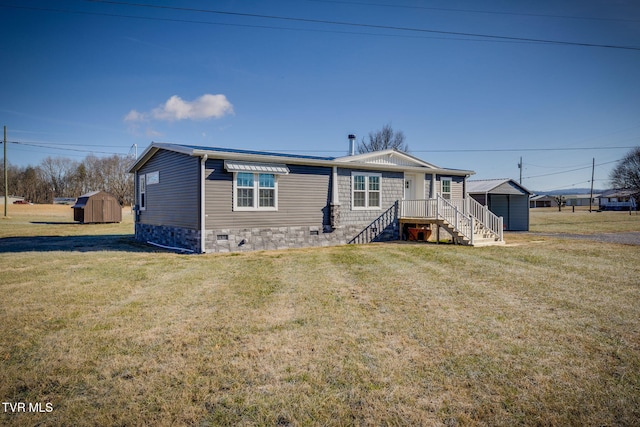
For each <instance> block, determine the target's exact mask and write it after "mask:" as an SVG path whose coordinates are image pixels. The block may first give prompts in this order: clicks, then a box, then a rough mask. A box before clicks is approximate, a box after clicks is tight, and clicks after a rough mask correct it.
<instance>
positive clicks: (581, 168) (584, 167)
mask: <svg viewBox="0 0 640 427" xmlns="http://www.w3.org/2000/svg"><path fill="white" fill-rule="evenodd" d="M620 160H621V159H618V160H613V161H611V162H604V163H598V164H597V165H595V166H604V165H608V164H611V163H617V162H619V161H620ZM591 168H592V165H589V166H583V167H579V168H575V169H568V170H565V171H560V172H552V173H545V174H542V175H532V176H524V177H522V179H531V178H541V177H543V176H552V175H560V174H563V173H569V172H576V171H580V170H584V169H591Z"/></svg>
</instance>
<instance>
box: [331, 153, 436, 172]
mask: <svg viewBox="0 0 640 427" xmlns="http://www.w3.org/2000/svg"><path fill="white" fill-rule="evenodd" d="M335 160H336V162H340V163H364V164H369V165H389V166H401V167H402V166H404V167H423V168H428V169H440V168H439V167H438V166H435V165H433V164H431V163H427V162H425V161H424V160H422V159H419V158H417V157H414V156H411V155H409V154H407V153H403V152H402V151H398V150H394V149H391V150H383V151H372V152H370V153H364V154H357V155H355V156H345V157H338V158H337V159H335Z"/></svg>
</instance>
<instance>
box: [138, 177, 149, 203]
mask: <svg viewBox="0 0 640 427" xmlns="http://www.w3.org/2000/svg"><path fill="white" fill-rule="evenodd" d="M138 207H139V208H140V210H141V211H144V210H146V209H147V176H146V175H145V174H141V175H138Z"/></svg>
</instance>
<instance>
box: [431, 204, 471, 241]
mask: <svg viewBox="0 0 640 427" xmlns="http://www.w3.org/2000/svg"><path fill="white" fill-rule="evenodd" d="M436 202H437V206H438V218H441V219H444V220H445V221H447V222H448V223H449V224H450V225H451V226H452V227H453V230H454V231H455V232H458V233H460V234H461V235H462V236H464V237H466V238H467V239H469V241H470V243H471V244H472V245H473V218H472V217H471V216H469V215H467V214H465V213H464V212H463V211H462V210H460V209H458V207H457V206H455V205H454V204H452V203H451V202H449V201H448V200H447V199H445V198H444V197H442V196H441V195H439V194H438V195H437V199H436Z"/></svg>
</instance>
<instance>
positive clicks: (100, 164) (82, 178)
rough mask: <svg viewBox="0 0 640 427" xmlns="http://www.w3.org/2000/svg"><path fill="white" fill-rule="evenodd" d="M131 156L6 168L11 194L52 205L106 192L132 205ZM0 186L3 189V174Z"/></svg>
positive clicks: (49, 160)
mask: <svg viewBox="0 0 640 427" xmlns="http://www.w3.org/2000/svg"><path fill="white" fill-rule="evenodd" d="M134 160H135V159H134V158H133V157H132V156H122V155H118V154H114V155H112V156H109V157H97V156H95V155H93V154H90V155H88V156H87V157H85V158H84V160H82V161H76V160H72V159H69V158H65V157H47V158H46V159H44V160H43V161H42V162H41V163H40V164H39V165H37V166H24V167H20V166H14V165H11V164H9V165H8V166H7V174H8V177H7V182H8V193H9V194H10V195H14V196H19V197H24V198H25V199H26V200H28V201H30V202H32V203H53V200H54V198H56V197H70V198H71V197H72V198H77V197H79V196H81V195H83V194H86V193H89V192H91V191H106V192H108V193H111V194H112V195H113V196H114V197H116V198H117V199H118V201H119V202H120V204H121V205H123V206H124V205H129V204H131V203H132V201H133V197H134V196H133V191H134V186H133V175H132V174H130V173H129V172H128V170H129V166H131V164H132V163H133V162H134ZM0 170H2V172H3V173H2V174H1V176H0V183H1V185H2V187H0V188H4V170H3V165H0Z"/></svg>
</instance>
